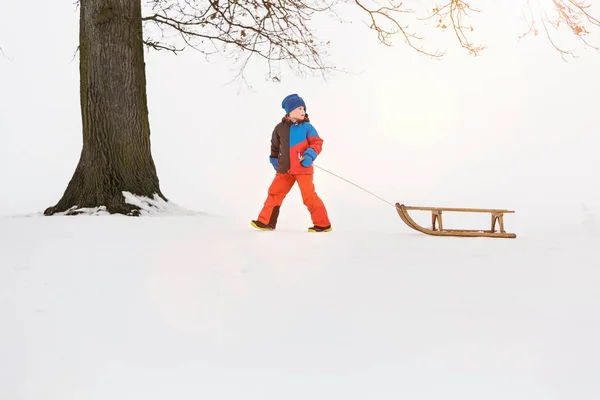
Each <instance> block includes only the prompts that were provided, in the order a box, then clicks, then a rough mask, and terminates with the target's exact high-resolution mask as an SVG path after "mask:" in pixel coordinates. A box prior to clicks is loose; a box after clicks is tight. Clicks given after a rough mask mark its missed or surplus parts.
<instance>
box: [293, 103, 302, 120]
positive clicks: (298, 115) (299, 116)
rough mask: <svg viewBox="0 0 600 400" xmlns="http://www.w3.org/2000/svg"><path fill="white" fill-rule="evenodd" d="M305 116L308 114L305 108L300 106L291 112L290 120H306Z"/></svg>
mask: <svg viewBox="0 0 600 400" xmlns="http://www.w3.org/2000/svg"><path fill="white" fill-rule="evenodd" d="M305 114H306V112H305V111H304V107H303V106H300V107H298V108H295V109H293V110H292V111H290V118H291V119H296V120H302V119H304V115H305Z"/></svg>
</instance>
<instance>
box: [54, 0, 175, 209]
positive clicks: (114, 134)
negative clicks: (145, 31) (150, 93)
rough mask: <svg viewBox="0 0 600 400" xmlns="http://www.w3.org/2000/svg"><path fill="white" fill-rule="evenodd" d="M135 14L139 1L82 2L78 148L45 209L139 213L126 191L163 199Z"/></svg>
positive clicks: (138, 15)
mask: <svg viewBox="0 0 600 400" xmlns="http://www.w3.org/2000/svg"><path fill="white" fill-rule="evenodd" d="M141 18H142V15H141V1H139V0H137V1H135V0H81V2H80V22H79V53H80V61H79V73H80V99H81V116H82V128H83V149H82V151H81V157H80V159H79V164H78V165H77V168H76V169H75V173H74V174H73V177H72V178H71V181H70V182H69V185H68V186H67V189H66V190H65V193H64V195H63V197H62V198H61V199H60V201H59V202H58V203H57V204H56V205H55V206H54V207H49V208H48V209H46V210H45V212H44V214H45V215H52V214H54V213H57V212H64V211H68V212H67V214H77V213H78V211H77V210H78V209H81V208H90V207H91V208H95V207H100V206H104V207H106V210H107V211H108V212H110V213H121V214H126V215H138V214H139V213H138V212H137V211H138V208H137V207H135V206H133V205H131V204H128V203H126V202H125V197H124V195H123V192H124V191H127V192H130V193H132V194H134V195H141V196H146V197H150V198H153V197H154V195H155V194H156V195H158V196H160V197H161V198H162V199H164V200H166V198H165V197H164V196H163V195H162V193H161V191H160V187H159V181H158V176H157V174H156V168H155V166H154V161H153V160H152V154H151V149H150V123H149V120H148V106H147V99H146V71H145V63H144V49H143V43H142V19H141Z"/></svg>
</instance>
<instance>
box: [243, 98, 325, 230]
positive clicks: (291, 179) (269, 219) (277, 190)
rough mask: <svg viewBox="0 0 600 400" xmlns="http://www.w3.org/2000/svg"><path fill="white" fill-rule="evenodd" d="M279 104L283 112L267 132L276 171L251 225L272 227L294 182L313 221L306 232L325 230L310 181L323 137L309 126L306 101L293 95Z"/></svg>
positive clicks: (320, 206)
mask: <svg viewBox="0 0 600 400" xmlns="http://www.w3.org/2000/svg"><path fill="white" fill-rule="evenodd" d="M281 107H282V108H283V109H284V110H285V112H286V114H285V116H284V117H283V118H282V119H281V122H280V123H279V124H277V125H276V126H275V129H274V130H273V134H272V135H271V155H270V157H269V160H270V162H271V164H272V165H273V168H275V171H276V174H275V178H274V179H273V182H272V183H271V186H270V187H269V191H268V196H267V200H266V201H265V204H264V206H263V208H262V210H261V211H260V213H259V215H258V218H257V219H256V220H253V221H252V226H253V227H255V228H257V229H260V230H274V229H275V227H276V225H277V217H278V216H279V209H280V207H281V204H282V203H283V199H284V198H285V196H286V195H287V194H288V193H289V191H290V190H291V189H292V186H294V183H296V182H298V187H299V188H300V193H301V194H302V201H303V202H304V205H305V206H306V208H308V211H309V212H310V216H311V219H312V222H313V224H314V225H313V226H312V227H310V228H308V231H309V232H329V231H331V223H330V222H329V217H328V216H327V210H326V209H325V205H324V204H323V201H322V200H321V199H320V198H319V196H318V195H317V193H316V192H315V186H314V184H313V172H314V170H313V168H314V167H313V165H312V163H313V161H314V160H315V159H316V158H317V156H318V155H319V153H321V148H322V146H323V139H321V138H320V137H319V135H318V133H317V130H316V129H315V128H314V127H313V126H312V124H311V123H310V121H309V119H308V114H306V104H305V103H304V100H303V99H302V98H301V97H300V96H298V95H297V94H295V93H294V94H290V95H289V96H286V98H285V99H283V102H282V103H281Z"/></svg>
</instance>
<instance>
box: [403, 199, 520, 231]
mask: <svg viewBox="0 0 600 400" xmlns="http://www.w3.org/2000/svg"><path fill="white" fill-rule="evenodd" d="M408 210H417V211H430V212H431V228H425V227H423V226H421V225H419V224H417V223H416V222H415V220H413V219H412V218H411V216H410V215H409V214H408ZM396 211H397V212H398V215H399V216H400V218H401V219H402V221H404V223H405V224H406V225H408V226H409V227H411V228H412V229H414V230H416V231H419V232H422V233H425V234H427V235H433V236H459V237H495V238H507V239H513V238H516V237H517V235H516V234H514V233H509V232H506V231H505V230H504V214H507V213H514V211H513V210H503V209H492V208H454V207H417V206H406V205H404V204H400V203H396ZM444 211H448V212H475V213H489V214H490V216H491V229H489V230H483V229H445V228H444V224H443V222H442V215H443V212H444ZM496 225H498V228H499V230H496Z"/></svg>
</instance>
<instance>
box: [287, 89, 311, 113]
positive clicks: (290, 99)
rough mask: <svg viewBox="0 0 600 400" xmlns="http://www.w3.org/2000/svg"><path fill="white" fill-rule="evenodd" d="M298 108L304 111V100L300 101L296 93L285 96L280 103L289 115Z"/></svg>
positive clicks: (300, 98)
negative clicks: (302, 108)
mask: <svg viewBox="0 0 600 400" xmlns="http://www.w3.org/2000/svg"><path fill="white" fill-rule="evenodd" d="M300 106H303V107H304V111H306V104H304V100H302V97H300V96H298V95H297V94H296V93H294V94H290V95H288V96H286V97H285V99H283V101H282V102H281V107H282V108H283V109H284V110H285V113H286V114H289V113H290V112H292V111H293V110H295V109H296V108H298V107H300Z"/></svg>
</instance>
